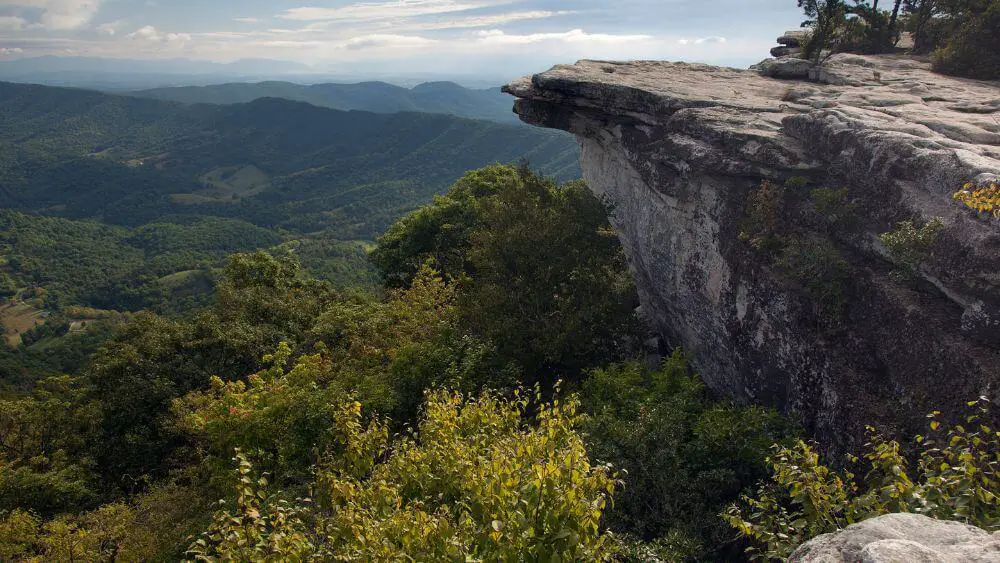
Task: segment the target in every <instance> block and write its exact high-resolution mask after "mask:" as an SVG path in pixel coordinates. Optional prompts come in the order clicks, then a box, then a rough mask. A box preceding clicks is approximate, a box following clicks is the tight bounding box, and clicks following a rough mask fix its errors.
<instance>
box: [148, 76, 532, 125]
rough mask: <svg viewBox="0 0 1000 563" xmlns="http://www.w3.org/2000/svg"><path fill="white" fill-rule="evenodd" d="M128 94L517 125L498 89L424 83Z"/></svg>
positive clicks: (268, 85) (272, 85)
mask: <svg viewBox="0 0 1000 563" xmlns="http://www.w3.org/2000/svg"><path fill="white" fill-rule="evenodd" d="M131 95H134V96H138V97H143V98H153V99H157V100H164V101H174V102H182V103H186V104H198V103H209V104H238V103H247V102H252V101H254V100H256V99H259V98H267V97H270V98H284V99H287V100H296V101H300V102H308V103H310V104H313V105H316V106H320V107H327V108H331V109H340V110H362V111H371V112H375V113H396V112H401V111H415V112H425V113H445V114H451V115H457V116H459V117H469V118H473V119H489V120H492V121H498V122H501V123H519V122H518V119H517V117H516V116H515V115H514V114H513V113H512V112H511V99H510V98H509V97H508V96H506V95H504V94H502V93H501V92H500V89H499V88H491V89H486V90H472V89H469V88H463V87H462V86H459V85H458V84H455V83H453V82H429V83H425V84H420V85H419V86H416V87H414V88H412V89H408V88H403V87H401V86H394V85H392V84H387V83H385V82H361V83H358V84H314V85H309V86H307V85H302V84H293V83H291V82H258V83H230V84H217V85H213V86H183V87H177V88H156V89H152V90H142V91H137V92H132V93H131Z"/></svg>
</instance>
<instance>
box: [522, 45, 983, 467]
mask: <svg viewBox="0 0 1000 563" xmlns="http://www.w3.org/2000/svg"><path fill="white" fill-rule="evenodd" d="M506 91H507V92H508V93H510V94H513V95H514V96H516V97H517V98H518V100H517V102H516V106H515V111H516V112H517V113H518V114H519V115H520V117H521V119H522V120H524V121H526V122H527V123H530V124H534V125H537V126H541V127H551V128H556V129H562V130H566V131H569V132H571V133H573V134H575V135H576V137H577V139H578V140H579V143H580V146H581V148H582V165H583V170H584V176H585V179H586V180H587V182H588V183H589V185H590V187H591V189H593V190H594V191H595V193H597V194H598V195H600V196H602V197H604V198H605V199H606V200H607V201H608V203H609V204H611V206H612V213H611V220H612V223H613V224H614V226H615V227H616V229H617V230H618V232H619V233H620V237H621V240H622V243H623V245H624V247H625V250H626V252H627V254H628V257H629V260H630V264H631V267H632V269H633V272H634V277H635V281H636V284H637V287H638V289H639V292H640V296H641V298H642V302H643V309H644V311H645V312H646V315H647V317H648V318H649V320H650V322H651V323H652V324H653V325H654V327H655V328H656V329H657V330H658V331H659V332H660V333H661V334H662V335H663V336H664V337H665V339H666V340H667V342H669V343H670V344H671V345H679V346H683V347H685V348H687V349H688V350H689V351H690V352H692V353H693V354H694V355H695V358H696V360H695V365H696V367H697V368H698V370H699V372H700V373H701V374H702V377H703V378H704V379H705V381H706V382H707V384H708V385H709V386H710V388H711V389H713V390H714V391H716V392H718V393H722V394H725V395H728V396H730V397H733V398H735V399H737V400H738V401H741V402H745V403H758V404H765V405H772V406H775V407H778V408H781V409H784V410H786V411H792V412H797V413H799V414H800V415H801V416H802V419H803V420H804V421H805V423H806V425H807V427H808V429H809V430H810V431H811V432H812V433H813V435H814V436H816V437H818V438H821V439H822V440H823V441H824V442H826V443H827V444H829V445H830V446H831V448H833V449H834V450H838V449H840V450H843V449H844V448H845V447H850V446H852V445H856V444H852V442H854V441H856V440H858V439H859V438H861V437H862V436H863V434H864V430H863V427H864V425H865V424H869V423H870V424H875V425H876V426H879V425H885V426H887V427H888V426H891V427H893V428H899V429H902V431H903V432H904V433H909V432H916V431H919V430H920V429H921V428H922V426H923V415H924V414H926V412H928V411H929V410H933V409H939V410H942V411H947V410H952V411H955V412H958V411H960V407H961V405H962V404H963V403H964V402H965V401H968V400H971V399H973V398H975V397H978V396H980V395H987V396H990V397H992V398H994V399H996V398H997V394H998V385H1000V354H998V343H1000V221H997V220H994V219H986V218H983V217H980V216H977V214H976V213H975V212H974V211H972V210H970V209H968V208H966V207H964V206H963V205H961V204H960V203H958V202H956V201H955V200H954V199H953V198H952V195H953V193H954V192H956V191H957V190H958V189H960V188H961V187H962V186H963V185H964V184H966V183H967V182H977V183H986V182H989V181H991V180H995V179H996V177H997V175H998V174H1000V85H998V84H996V83H989V82H977V81H972V80H961V79H954V78H947V77H943V76H940V75H936V74H933V73H932V72H930V70H929V68H928V65H926V64H925V63H921V62H918V61H915V60H911V59H908V58H905V57H861V56H848V55H838V56H836V57H833V58H832V59H831V60H830V61H828V62H827V64H825V65H824V66H823V67H821V68H813V67H812V66H811V65H810V64H809V63H808V62H807V61H801V60H797V59H788V58H786V59H777V60H771V61H767V62H765V63H763V64H761V65H759V66H758V67H757V68H755V69H754V70H737V69H729V68H718V67H713V66H706V65H699V64H684V63H669V62H652V61H638V62H627V63H619V62H602V61H581V62H579V63H577V64H575V65H567V66H557V67H555V68H553V69H551V70H549V71H547V72H544V73H541V74H538V75H535V76H532V77H527V78H523V79H521V80H518V81H515V82H513V83H511V84H510V85H508V86H507V87H506ZM791 177H805V178H808V179H809V180H810V181H811V182H812V183H813V185H815V186H829V187H831V188H840V187H846V188H848V189H849V197H850V199H851V200H852V201H853V204H854V205H856V210H855V213H856V215H857V217H855V219H856V220H857V222H858V224H859V229H860V230H859V232H858V233H856V234H854V235H851V236H848V235H846V234H845V235H844V236H838V235H837V234H836V233H835V234H834V235H833V243H834V244H835V245H836V247H837V248H838V249H839V251H840V252H841V253H842V255H843V256H844V257H845V258H846V260H847V261H848V262H849V263H850V266H851V280H850V283H849V284H848V287H846V289H845V291H846V306H845V308H844V310H843V312H842V314H841V315H839V317H838V319H837V320H836V322H830V321H829V319H824V318H822V317H823V315H822V314H821V313H819V312H818V311H817V307H816V304H815V302H814V300H812V299H810V297H809V296H808V292H807V291H803V287H802V285H803V284H802V283H801V282H802V280H795V279H789V278H788V275H787V274H782V273H781V272H778V271H777V270H776V268H775V265H774V260H773V258H768V257H766V256H764V255H762V253H761V252H759V251H757V250H755V249H754V248H753V247H751V246H750V245H748V244H747V242H745V241H744V240H741V237H740V234H741V224H742V222H743V220H744V218H745V217H746V214H747V198H748V195H749V194H750V193H751V192H752V191H753V190H755V189H757V188H758V187H759V186H760V184H761V181H762V180H764V179H767V180H771V181H774V182H782V181H784V180H786V179H788V178H791ZM932 218H940V219H941V221H942V222H943V224H944V228H943V230H942V231H941V232H940V234H939V236H938V238H937V241H936V242H935V244H934V245H933V247H932V248H931V251H930V255H929V256H928V257H927V259H926V260H924V262H923V264H922V265H921V266H920V268H919V271H918V275H917V279H915V280H909V281H907V280H901V279H899V278H898V276H897V275H896V274H895V273H894V272H895V270H897V269H898V265H894V264H893V263H892V261H891V260H890V258H889V255H888V253H887V251H886V248H885V247H884V246H883V245H882V243H881V242H880V240H879V237H878V235H879V234H880V233H884V232H887V231H890V230H891V229H893V227H894V225H895V224H896V223H897V222H899V221H903V220H914V221H915V222H916V223H917V224H918V225H919V224H922V223H923V222H926V221H929V220H931V219H932Z"/></svg>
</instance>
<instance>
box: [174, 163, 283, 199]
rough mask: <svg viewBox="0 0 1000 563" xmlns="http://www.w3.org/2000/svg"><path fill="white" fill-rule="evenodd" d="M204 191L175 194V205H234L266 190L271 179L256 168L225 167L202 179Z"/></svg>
mask: <svg viewBox="0 0 1000 563" xmlns="http://www.w3.org/2000/svg"><path fill="white" fill-rule="evenodd" d="M199 180H200V181H201V184H202V186H204V188H203V189H201V190H198V191H196V192H194V193H190V194H174V195H172V196H171V199H173V201H174V203H179V204H182V205H192V204H197V203H232V202H233V201H236V200H239V199H243V198H245V197H252V196H255V195H257V194H259V193H261V192H263V191H264V190H266V189H267V188H268V187H269V186H270V185H271V184H270V181H271V179H270V178H269V177H268V176H267V174H264V172H262V171H261V170H260V169H259V168H257V167H256V166H225V167H221V168H216V169H215V170H212V171H211V172H209V173H208V174H205V175H204V176H202V177H201V178H199Z"/></svg>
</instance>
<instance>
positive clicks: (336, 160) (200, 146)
mask: <svg viewBox="0 0 1000 563" xmlns="http://www.w3.org/2000/svg"><path fill="white" fill-rule="evenodd" d="M332 132H336V134H332ZM0 143H9V144H10V146H11V147H12V148H11V150H10V151H7V150H4V151H0V152H4V153H6V154H8V155H9V159H10V161H11V162H10V163H9V164H8V165H6V166H4V167H3V168H0V182H3V183H4V185H5V189H4V191H3V192H2V193H0V206H6V207H12V208H18V209H21V210H25V211H27V210H37V209H45V210H47V212H48V213H51V214H57V215H62V216H65V217H67V218H72V219H82V218H96V217H99V218H102V219H103V220H105V221H107V222H111V223H116V224H122V225H129V226H140V225H143V224H146V223H150V222H155V221H158V220H160V219H162V218H163V217H164V216H168V215H170V216H174V217H176V216H178V215H200V216H205V215H212V216H216V217H226V218H234V219H241V220H244V221H247V222H250V223H253V224H255V225H258V226H260V227H266V228H273V227H275V226H281V227H283V228H287V229H290V230H294V231H297V232H299V233H309V232H314V231H319V230H322V229H325V228H336V229H337V232H338V233H339V234H340V236H341V237H343V240H354V239H363V240H371V239H373V238H374V237H375V236H376V235H377V234H378V233H381V232H382V231H384V230H385V228H386V227H388V226H389V225H390V224H391V223H392V222H393V221H394V220H395V219H396V218H397V217H399V216H400V215H402V214H404V213H406V212H408V211H410V210H412V209H413V208H414V207H416V206H418V205H421V204H424V203H426V202H427V201H429V200H430V199H431V198H432V196H433V195H434V194H436V193H440V192H441V191H442V190H443V189H444V188H445V187H447V186H448V185H449V184H450V183H452V182H454V181H455V180H456V179H457V178H458V177H459V176H461V174H462V173H463V172H464V171H465V170H469V169H472V168H476V167H480V166H485V165H487V164H489V163H491V162H516V161H518V160H520V159H522V158H526V159H529V160H531V161H533V162H534V163H535V164H536V165H537V166H540V167H542V168H543V169H546V170H548V171H549V172H551V173H554V174H556V173H557V174H559V175H560V176H561V177H563V178H566V179H569V178H575V177H578V176H579V168H578V165H577V162H576V161H577V156H578V150H577V149H576V148H575V145H574V144H573V142H572V140H571V139H570V138H569V137H568V136H567V135H565V134H563V133H557V132H554V131H541V130H536V129H532V128H528V127H521V126H512V125H501V124H497V123H492V122H485V121H473V120H468V119H459V118H456V117H453V116H451V115H430V114H418V113H399V114H392V115H377V114H371V113H366V112H342V111H335V110H330V109H326V108H320V107H316V106H312V105H309V104H305V103H299V102H292V101H288V100H280V99H275V98H267V99H258V100H254V101H252V102H250V103H247V104H241V105H233V106H209V105H195V106H182V105H179V104H174V103H167V102H159V101H154V100H141V99H134V98H127V97H121V96H111V95H104V94H99V93H96V92H85V91H79V90H68V89H59V88H46V87H41V86H25V85H17V84H3V85H0ZM4 146H7V145H6V144H5V145H4ZM245 166H254V167H256V168H257V169H259V170H260V171H262V172H263V174H264V175H265V176H266V177H267V178H268V179H269V182H268V186H269V187H267V188H266V189H264V190H263V191H260V192H259V193H256V194H253V195H249V196H246V197H241V198H240V199H239V200H238V201H235V202H234V200H233V199H232V197H231V195H232V194H231V193H226V194H225V195H226V197H224V198H221V197H214V196H213V195H212V193H211V192H210V191H206V190H205V188H204V183H203V182H202V180H201V179H202V178H203V177H204V176H205V175H206V174H208V173H209V172H212V171H214V170H218V169H220V168H228V167H245ZM66 178H73V179H74V182H73V187H72V189H67V185H66ZM230 250H231V251H233V250H238V249H230Z"/></svg>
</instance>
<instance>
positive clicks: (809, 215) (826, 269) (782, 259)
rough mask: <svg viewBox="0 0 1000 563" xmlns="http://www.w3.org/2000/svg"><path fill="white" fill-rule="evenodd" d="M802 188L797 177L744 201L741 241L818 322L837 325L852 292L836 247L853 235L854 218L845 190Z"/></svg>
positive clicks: (764, 188) (846, 265) (848, 273)
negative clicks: (789, 287)
mask: <svg viewBox="0 0 1000 563" xmlns="http://www.w3.org/2000/svg"><path fill="white" fill-rule="evenodd" d="M806 188H807V182H806V181H805V180H804V179H801V178H793V179H791V180H788V181H787V182H785V183H784V184H783V185H779V184H776V183H774V182H769V181H766V180H765V181H764V182H762V183H761V186H760V188H758V189H756V190H753V191H751V192H750V194H749V195H748V196H747V205H746V211H745V213H744V218H743V221H742V223H741V225H740V240H743V241H745V242H747V243H748V244H749V245H750V246H751V247H752V248H753V249H754V250H755V251H757V252H759V253H761V254H762V255H764V256H765V257H766V258H768V259H769V261H770V262H771V263H772V264H773V266H774V267H775V271H776V272H777V273H778V274H779V276H780V277H781V278H783V279H784V280H785V281H786V282H787V283H788V284H790V285H792V286H793V287H796V288H798V289H799V290H800V291H801V292H802V293H803V294H804V295H805V296H806V297H807V298H808V300H809V302H810V303H811V304H812V310H813V312H814V315H815V317H816V318H817V319H818V320H820V321H822V322H823V323H826V324H836V323H837V322H838V321H839V319H840V317H841V314H842V313H843V310H844V307H845V306H846V304H847V298H848V296H849V292H850V290H851V268H850V265H849V263H848V262H847V260H846V259H845V257H844V255H843V253H842V252H841V251H840V250H839V249H838V247H837V245H836V244H835V242H836V241H838V240H842V239H845V238H850V237H852V236H854V234H855V232H856V230H857V227H858V216H857V215H856V213H855V204H854V203H853V202H852V201H851V200H850V198H849V194H848V192H847V190H846V189H843V188H842V189H831V188H814V189H811V190H807V189H806Z"/></svg>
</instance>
